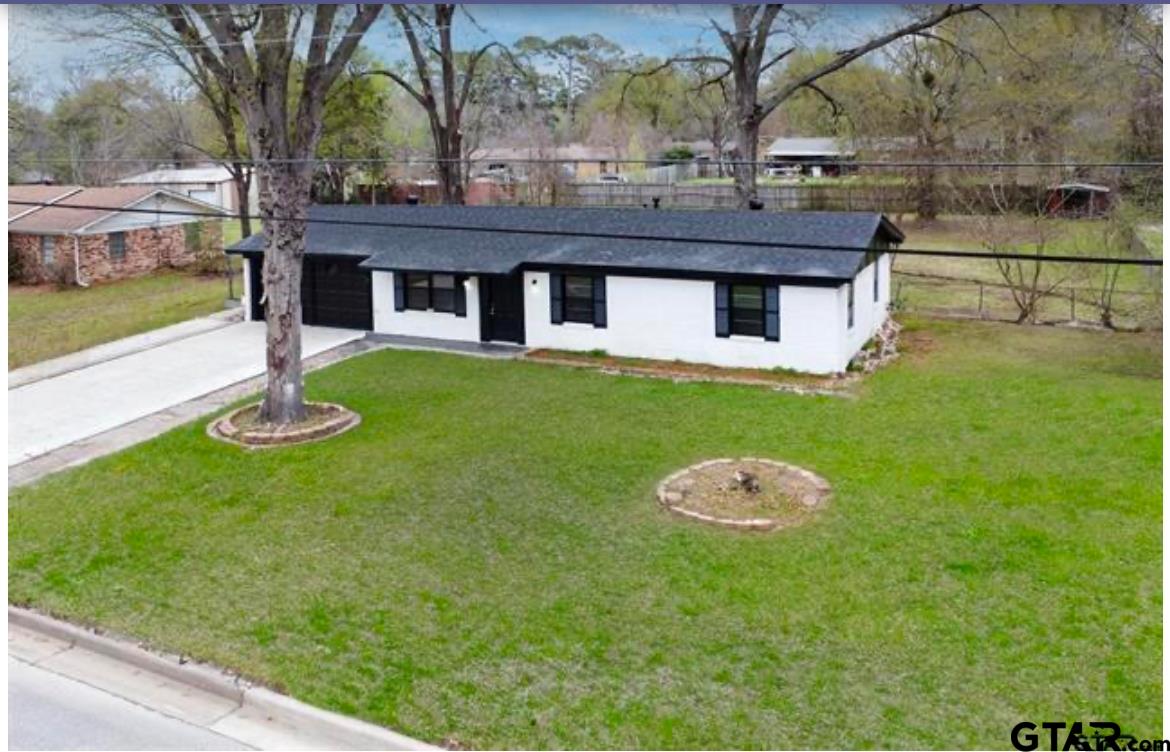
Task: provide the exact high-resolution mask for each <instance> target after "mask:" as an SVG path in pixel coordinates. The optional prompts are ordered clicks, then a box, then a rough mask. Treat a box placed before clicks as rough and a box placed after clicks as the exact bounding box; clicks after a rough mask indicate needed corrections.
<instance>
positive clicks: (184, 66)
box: [61, 4, 252, 237]
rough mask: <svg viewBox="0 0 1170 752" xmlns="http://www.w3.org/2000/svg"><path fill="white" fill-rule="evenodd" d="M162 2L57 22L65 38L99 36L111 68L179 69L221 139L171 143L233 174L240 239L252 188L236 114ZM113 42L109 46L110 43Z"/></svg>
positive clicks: (101, 9)
mask: <svg viewBox="0 0 1170 752" xmlns="http://www.w3.org/2000/svg"><path fill="white" fill-rule="evenodd" d="M168 15H169V14H168V11H167V9H166V7H165V6H163V5H142V4H139V5H135V4H129V5H95V6H90V7H89V8H88V9H87V12H85V13H83V14H82V15H81V16H80V20H78V16H77V14H75V13H62V15H61V20H62V22H63V24H64V28H65V30H66V33H67V35H68V36H69V37H72V38H75V39H86V40H101V41H102V42H103V43H104V44H105V47H103V49H107V50H109V52H108V53H107V54H106V57H105V59H104V60H102V62H105V63H107V64H109V65H110V66H111V67H113V68H114V69H124V70H129V71H141V70H144V69H145V68H147V67H149V66H151V65H158V64H162V65H168V66H173V67H175V68H176V69H178V70H179V71H180V72H182V74H183V75H184V77H185V78H186V79H187V80H188V81H189V82H190V83H191V85H193V86H194V87H195V91H196V92H198V94H199V97H200V99H201V100H202V102H203V104H204V105H205V106H206V108H207V111H208V112H209V113H210V114H211V116H212V117H213V118H214V119H215V123H216V129H217V131H218V138H219V141H220V143H219V144H218V145H217V146H216V147H208V146H207V145H206V144H201V143H196V141H195V140H194V139H190V140H184V141H183V142H182V143H176V144H175V145H176V146H182V147H186V148H188V149H193V150H195V151H197V152H202V153H203V154H205V155H207V156H208V157H211V158H212V159H215V160H217V161H221V162H222V163H223V165H224V166H225V167H226V168H227V170H228V172H229V173H230V174H231V177H232V184H233V187H234V188H235V193H236V206H237V214H238V218H239V220H240V229H241V232H242V235H243V237H248V236H249V235H251V234H252V218H251V214H250V213H249V212H250V207H249V205H248V197H249V195H250V194H251V188H252V170H251V169H250V168H249V166H248V154H247V145H246V144H245V143H243V133H242V132H241V129H240V115H239V111H238V110H237V108H236V106H235V102H234V101H233V98H232V95H231V93H230V92H229V91H228V90H227V89H226V88H224V87H223V86H221V85H220V83H219V82H218V80H217V79H216V77H215V75H214V74H213V73H212V72H211V70H210V69H209V68H208V67H207V63H206V62H205V59H204V57H203V55H201V54H200V50H199V49H198V48H197V47H193V46H189V45H187V44H185V43H184V40H183V39H181V38H180V37H179V36H178V34H177V33H176V31H175V28H174V27H173V26H172V24H171V23H170V22H169V20H168ZM111 42H112V43H113V44H109V43H111Z"/></svg>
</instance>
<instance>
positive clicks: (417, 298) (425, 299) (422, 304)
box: [406, 272, 431, 311]
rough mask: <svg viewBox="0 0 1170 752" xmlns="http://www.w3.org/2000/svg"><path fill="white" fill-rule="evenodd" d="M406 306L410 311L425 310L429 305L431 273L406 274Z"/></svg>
mask: <svg viewBox="0 0 1170 752" xmlns="http://www.w3.org/2000/svg"><path fill="white" fill-rule="evenodd" d="M406 307H407V308H408V309H410V310H412V311H425V310H427V309H428V308H430V307H431V275H429V274H417V273H410V272H408V273H407V274H406Z"/></svg>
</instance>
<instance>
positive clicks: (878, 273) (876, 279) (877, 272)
mask: <svg viewBox="0 0 1170 752" xmlns="http://www.w3.org/2000/svg"><path fill="white" fill-rule="evenodd" d="M881 277H882V260H881V257H878V259H877V260H876V261H874V262H873V302H875V303H876V302H878V298H879V297H880V294H879V285H880V284H881Z"/></svg>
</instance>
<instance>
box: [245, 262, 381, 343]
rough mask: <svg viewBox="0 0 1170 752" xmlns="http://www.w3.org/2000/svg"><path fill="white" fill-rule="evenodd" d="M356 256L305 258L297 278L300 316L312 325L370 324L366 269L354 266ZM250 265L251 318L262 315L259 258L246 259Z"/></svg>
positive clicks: (358, 326) (371, 310)
mask: <svg viewBox="0 0 1170 752" xmlns="http://www.w3.org/2000/svg"><path fill="white" fill-rule="evenodd" d="M359 261H360V259H331V258H307V259H305V271H304V276H303V278H302V280H301V304H302V306H303V308H304V314H303V317H302V318H303V319H304V322H305V323H306V324H310V325H313V326H335V327H340V328H343V329H364V330H370V329H373V328H374V304H373V295H372V291H371V285H370V273H369V272H368V271H366V270H365V269H359V268H358V262H359ZM249 263H251V265H252V267H251V269H250V270H249V273H250V275H251V277H252V280H253V282H252V290H251V293H252V301H253V302H252V318H253V319H257V320H259V319H263V318H264V311H263V309H262V308H261V307H260V304H259V302H260V295H259V293H260V292H261V289H260V288H261V284H262V283H261V281H260V280H261V277H260V266H261V263H262V261H261V259H259V258H252V259H249Z"/></svg>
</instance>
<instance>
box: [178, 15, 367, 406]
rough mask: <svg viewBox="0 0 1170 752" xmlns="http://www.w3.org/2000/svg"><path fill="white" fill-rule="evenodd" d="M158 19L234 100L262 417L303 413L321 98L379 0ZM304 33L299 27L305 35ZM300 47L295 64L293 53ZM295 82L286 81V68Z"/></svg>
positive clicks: (287, 75) (288, 76) (321, 111)
mask: <svg viewBox="0 0 1170 752" xmlns="http://www.w3.org/2000/svg"><path fill="white" fill-rule="evenodd" d="M163 7H164V8H165V9H166V20H167V22H168V23H169V24H170V25H171V28H172V29H173V30H174V32H175V33H176V34H177V35H178V38H179V39H180V40H181V41H182V44H183V45H184V46H185V47H186V48H188V49H190V50H192V51H194V52H195V53H196V54H197V55H198V56H199V58H200V61H201V63H202V65H204V66H206V68H207V70H208V72H209V73H210V74H211V75H212V76H213V77H214V80H215V81H216V82H217V84H218V85H219V86H221V87H222V88H223V89H224V91H226V92H228V93H229V94H230V95H231V97H232V98H233V100H234V102H235V104H236V107H237V108H238V109H239V112H240V114H241V116H242V117H243V120H244V128H245V131H246V133H247V137H248V146H249V149H250V151H251V155H252V160H253V162H254V164H255V168H256V173H257V178H258V179H259V181H260V220H261V224H262V226H263V230H264V235H265V236H266V241H267V243H266V247H265V253H264V266H263V278H264V296H265V302H266V306H265V320H266V322H267V365H268V384H267V389H266V391H265V394H264V401H263V403H262V404H261V407H260V419H261V420H262V421H266V422H270V423H276V424H288V423H295V422H297V421H299V420H302V419H303V418H304V417H305V404H304V380H303V374H302V367H301V274H302V263H303V260H304V255H305V229H306V224H307V223H306V219H307V216H308V207H309V194H310V187H311V182H312V175H313V160H314V158H315V157H316V153H317V144H318V142H319V141H320V139H321V130H322V125H321V123H322V116H323V114H324V108H325V98H326V95H327V94H328V92H329V89H330V88H331V87H332V86H333V84H334V82H335V81H336V80H337V78H338V76H340V75H341V73H342V71H343V69H344V68H345V66H346V64H347V63H348V61H349V60H350V58H351V57H352V56H353V54H354V51H355V50H356V49H357V47H358V44H359V43H360V42H361V40H362V37H363V36H364V35H365V33H366V31H367V30H369V28H370V26H371V25H372V24H373V23H374V21H375V20H376V19H377V17H378V13H379V11H381V6H380V5H355V6H352V7H347V6H341V5H314V6H303V5H296V6H294V5H226V4H216V5H179V4H168V5H165V6H163ZM306 32H307V33H306ZM302 49H303V54H304V64H303V66H300V65H297V66H294V65H293V62H294V57H297V56H298V53H299V52H300V51H301V50H302ZM294 70H295V71H296V72H299V73H300V76H299V78H300V80H299V81H295V80H292V79H293V78H294V76H293V72H294Z"/></svg>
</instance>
